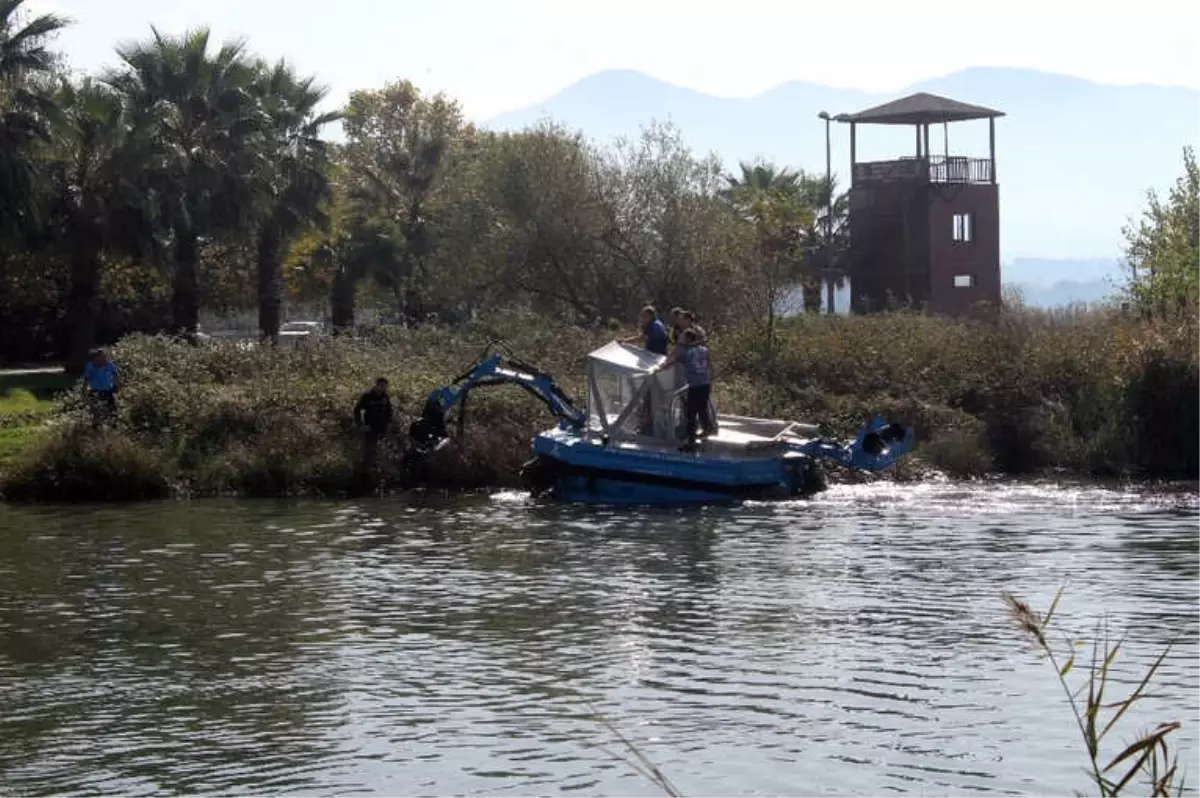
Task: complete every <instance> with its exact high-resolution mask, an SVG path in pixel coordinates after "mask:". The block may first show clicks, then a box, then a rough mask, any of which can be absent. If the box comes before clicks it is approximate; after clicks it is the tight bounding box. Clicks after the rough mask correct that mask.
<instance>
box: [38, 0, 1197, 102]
mask: <svg viewBox="0 0 1200 798" xmlns="http://www.w3.org/2000/svg"><path fill="white" fill-rule="evenodd" d="M29 7H30V8H32V9H34V10H39V11H41V10H53V11H56V12H59V13H63V14H66V15H68V16H70V17H72V18H74V19H75V20H76V25H75V26H73V28H72V29H71V30H69V31H68V32H67V33H65V34H63V36H62V37H61V38H60V40H59V45H60V46H61V47H62V49H64V50H66V51H67V53H68V55H69V56H70V59H71V61H72V65H73V66H75V67H77V68H81V69H94V68H96V67H98V66H101V65H103V64H109V63H112V61H113V55H112V52H113V45H114V44H115V43H116V42H118V41H122V40H128V39H131V38H137V37H141V36H144V35H146V34H148V33H149V26H150V25H151V24H154V25H156V26H158V27H159V28H160V30H163V31H167V32H178V31H181V30H183V29H184V28H187V27H189V26H195V25H201V24H207V25H209V26H210V27H211V28H212V29H213V31H214V33H215V34H217V35H218V36H219V37H221V38H224V37H229V36H244V37H246V38H248V39H249V41H250V44H251V46H252V48H253V49H254V50H255V51H257V52H258V53H260V54H262V55H264V56H267V57H269V58H278V57H281V56H283V57H287V58H288V59H289V60H291V61H293V62H294V63H295V64H296V65H297V66H299V67H300V68H302V69H304V70H306V71H309V72H314V73H316V74H318V75H319V76H320V78H321V79H322V80H323V81H324V82H325V83H326V84H327V85H329V86H330V88H331V89H332V96H331V100H333V101H335V102H340V100H341V99H343V98H344V97H345V95H346V93H347V92H349V91H350V90H351V89H354V88H366V87H373V86H380V85H382V84H383V83H385V82H386V81H388V80H392V79H395V78H401V77H403V78H408V79H410V80H412V81H414V82H415V83H416V84H417V85H419V86H420V87H421V88H422V89H426V90H430V91H436V90H444V91H446V92H447V93H449V94H451V95H453V96H454V97H456V98H457V99H458V100H459V101H460V102H461V103H462V105H463V107H464V110H465V111H466V113H467V115H468V116H470V117H472V118H474V119H477V120H482V119H486V118H489V117H491V116H493V115H495V114H498V113H500V112H502V111H507V110H512V109H515V108H520V107H523V106H526V105H529V104H532V103H534V102H537V101H538V100H541V99H543V98H545V97H547V96H549V95H551V94H553V93H554V92H555V91H557V90H558V89H561V88H563V87H564V86H567V85H569V84H571V83H573V82H574V81H576V80H579V79H580V78H583V77H585V76H587V75H589V74H592V73H595V72H598V71H600V70H603V69H611V68H623V69H636V70H640V71H642V72H646V73H648V74H650V75H653V76H655V77H657V78H660V79H663V80H667V81H670V82H672V83H677V84H679V85H683V86H688V87H690V88H694V89H698V90H700V91H705V92H708V93H710V94H717V95H723V96H748V95H753V94H757V93H758V92H761V91H763V90H766V89H768V88H771V87H773V86H775V85H778V84H779V83H782V82H784V81H788V80H807V81H811V82H815V83H824V84H828V85H833V86H839V87H847V88H859V89H865V90H873V91H891V90H895V89H899V88H902V87H903V86H905V85H907V84H909V83H912V82H914V81H916V80H920V79H922V78H928V77H933V76H936V75H940V74H945V73H948V72H952V71H954V70H957V69H961V68H964V67H968V66H1013V67H1027V68H1033V69H1041V70H1046V71H1051V72H1062V73H1065V74H1069V75H1076V76H1079V77H1084V78H1088V79H1091V80H1095V81H1099V82H1106V83H1158V84H1165V85H1182V86H1189V87H1192V88H1200V58H1198V56H1197V52H1198V50H1200V45H1198V41H1197V39H1198V38H1200V34H1198V33H1197V32H1198V31H1200V3H1196V2H1195V0H1191V2H1178V1H1177V0H1140V2H1138V3H1121V4H1112V5H1111V6H1107V7H1106V5H1105V4H1102V3H1096V2H1094V1H1093V2H1087V3H1085V2H1077V1H1076V0H1071V1H1070V2H1065V1H1064V2H1029V0H1019V1H1017V2H1009V1H1006V2H1000V0H992V2H989V3H983V2H979V0H975V1H974V2H972V0H959V2H945V1H944V0H926V2H923V3H920V4H917V5H916V6H915V8H914V6H913V5H911V4H908V3H901V2H895V0H892V2H881V1H880V0H859V1H858V2H841V3H837V2H835V3H820V4H817V3H811V2H808V3H805V2H799V0H792V2H783V1H777V2H767V1H766V0H737V2H724V3H706V2H703V1H697V2H683V1H680V0H640V2H638V1H636V0H605V2H597V1H595V0H586V1H585V0H557V2H554V1H552V0H492V1H491V2H488V1H487V0H458V1H457V2H454V1H452V0H441V2H435V0H426V2H412V0H390V1H388V0H377V1H376V2H370V1H369V0H332V2H330V1H328V0H326V2H317V0H290V1H289V0H204V2H196V0H29ZM1110 8H1111V9H1113V10H1108V9H1110ZM851 43H853V44H855V45H856V46H857V49H858V52H859V53H865V54H866V55H858V56H855V57H853V58H851V57H850V50H848V45H850V44H851Z"/></svg>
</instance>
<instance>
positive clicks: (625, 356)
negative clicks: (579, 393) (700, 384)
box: [587, 341, 716, 443]
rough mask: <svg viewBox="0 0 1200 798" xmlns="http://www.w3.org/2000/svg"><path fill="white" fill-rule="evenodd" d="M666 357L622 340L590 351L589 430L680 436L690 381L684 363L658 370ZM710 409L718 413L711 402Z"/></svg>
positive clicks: (607, 434)
mask: <svg viewBox="0 0 1200 798" xmlns="http://www.w3.org/2000/svg"><path fill="white" fill-rule="evenodd" d="M665 361H666V357H664V356H663V355H656V354H654V353H653V352H648V351H646V350H645V349H639V348H637V347H633V346H629V345H628V344H623V343H620V342H618V341H613V342H611V343H609V344H606V345H605V346H603V347H601V348H599V349H597V350H595V351H593V352H591V353H590V354H588V362H587V419H588V421H587V431H588V433H589V434H591V435H595V436H600V437H603V438H607V439H608V440H609V441H618V440H622V439H625V440H632V439H637V438H654V439H657V440H659V441H663V442H672V443H675V442H679V441H682V440H683V438H684V427H685V419H684V408H685V401H686V399H685V397H686V394H687V382H686V381H685V380H684V375H683V368H682V367H681V366H678V365H676V366H673V367H671V368H667V369H660V370H658V371H655V369H657V368H659V367H660V366H661V365H662V364H663V363H664V362H665ZM709 412H710V413H711V414H712V417H713V418H716V408H715V407H714V406H713V405H712V403H711V402H710V404H709Z"/></svg>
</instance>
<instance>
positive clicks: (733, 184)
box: [722, 163, 820, 347]
mask: <svg viewBox="0 0 1200 798" xmlns="http://www.w3.org/2000/svg"><path fill="white" fill-rule="evenodd" d="M741 169H742V175H741V177H740V178H739V177H735V176H732V175H731V176H729V177H728V178H726V180H727V182H728V184H729V185H728V187H727V188H726V189H725V190H724V191H723V192H722V195H723V196H724V198H725V199H726V200H727V201H729V202H730V203H731V204H732V205H733V207H734V208H735V209H736V210H737V212H738V213H739V214H740V215H741V216H742V218H743V219H745V220H746V221H747V222H748V223H749V224H751V225H753V227H754V231H755V240H756V242H757V249H758V252H757V255H758V261H759V268H760V269H761V276H762V278H764V281H765V287H766V306H765V310H766V315H767V337H768V343H769V345H770V346H772V347H773V346H774V340H775V313H776V304H777V302H778V300H779V298H780V296H781V294H782V293H783V292H784V291H786V290H787V289H788V287H789V286H790V285H795V283H796V282H797V281H799V282H800V284H801V287H802V289H803V291H804V300H805V301H804V304H805V308H806V309H808V308H809V306H810V301H809V297H810V296H812V295H813V294H814V291H813V286H812V280H811V277H810V276H809V275H807V274H805V273H804V271H803V243H804V239H803V232H804V230H805V229H806V228H807V227H808V226H809V225H810V224H811V223H812V219H813V217H814V214H813V210H812V205H811V203H810V198H809V197H808V196H807V195H806V194H805V193H804V191H803V187H804V185H805V183H804V180H805V177H804V175H803V173H799V172H792V171H790V170H788V169H778V168H776V167H775V166H773V165H770V164H758V165H755V166H750V165H748V164H745V163H743V164H741ZM815 295H816V297H817V303H818V305H819V304H820V293H819V283H818V290H817V292H816V293H815Z"/></svg>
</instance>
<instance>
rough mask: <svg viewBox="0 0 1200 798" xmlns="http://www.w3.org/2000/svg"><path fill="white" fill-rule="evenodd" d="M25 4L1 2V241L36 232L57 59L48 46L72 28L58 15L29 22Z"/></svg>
mask: <svg viewBox="0 0 1200 798" xmlns="http://www.w3.org/2000/svg"><path fill="white" fill-rule="evenodd" d="M24 4H25V0H0V235H13V234H17V233H21V232H28V231H29V230H30V229H31V228H32V227H34V226H36V221H37V212H38V203H39V199H40V197H41V191H40V189H41V188H42V184H41V178H42V165H43V162H42V160H41V159H40V157H39V152H38V149H37V148H38V146H39V145H42V144H45V143H48V142H49V141H50V131H51V124H52V122H53V119H54V111H55V108H54V102H53V98H52V94H53V86H52V81H51V80H50V79H51V78H52V77H53V75H54V74H55V72H56V71H57V70H58V57H57V56H56V55H55V54H54V53H53V52H52V51H51V50H50V49H49V48H48V47H47V42H48V40H49V39H50V38H51V37H52V36H54V34H56V33H58V32H59V31H60V30H62V29H63V28H64V27H66V26H67V24H68V22H67V20H66V19H65V18H63V17H60V16H58V15H56V14H42V15H40V16H37V17H34V18H33V19H30V20H28V21H26V16H25V14H24V13H23V8H22V6H24Z"/></svg>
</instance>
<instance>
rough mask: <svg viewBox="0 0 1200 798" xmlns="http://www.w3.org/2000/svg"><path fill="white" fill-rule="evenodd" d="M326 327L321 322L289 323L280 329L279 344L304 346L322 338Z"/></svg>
mask: <svg viewBox="0 0 1200 798" xmlns="http://www.w3.org/2000/svg"><path fill="white" fill-rule="evenodd" d="M324 332H325V325H323V324H322V323H321V322H319V321H289V322H287V323H286V324H284V325H283V326H282V327H280V328H279V342H280V343H290V344H304V343H308V342H310V341H312V340H313V339H315V338H318V337H320V336H321V335H322V334H323V333H324Z"/></svg>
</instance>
